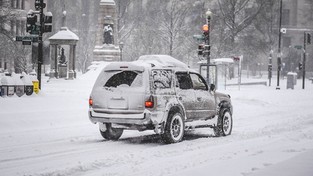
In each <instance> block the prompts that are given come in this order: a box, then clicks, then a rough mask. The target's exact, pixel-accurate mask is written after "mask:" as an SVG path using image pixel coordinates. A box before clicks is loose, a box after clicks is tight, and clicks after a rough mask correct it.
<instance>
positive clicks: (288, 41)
mask: <svg viewBox="0 0 313 176" xmlns="http://www.w3.org/2000/svg"><path fill="white" fill-rule="evenodd" d="M312 8H313V3H312V2H310V1H308V0H297V1H294V0H283V13H282V28H286V33H284V34H283V35H282V47H283V48H288V47H290V46H291V47H295V46H300V45H303V38H304V32H305V31H306V32H310V31H311V32H312V33H313V21H312V19H313V9H312Z"/></svg>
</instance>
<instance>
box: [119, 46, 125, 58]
mask: <svg viewBox="0 0 313 176" xmlns="http://www.w3.org/2000/svg"><path fill="white" fill-rule="evenodd" d="M119 46H120V50H121V52H120V61H123V47H124V43H123V42H120V43H119Z"/></svg>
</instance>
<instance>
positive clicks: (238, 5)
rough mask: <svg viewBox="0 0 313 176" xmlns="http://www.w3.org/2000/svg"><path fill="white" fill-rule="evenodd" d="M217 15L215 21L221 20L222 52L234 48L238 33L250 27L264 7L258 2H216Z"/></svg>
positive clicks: (242, 0) (235, 0) (229, 0)
mask: <svg viewBox="0 0 313 176" xmlns="http://www.w3.org/2000/svg"><path fill="white" fill-rule="evenodd" d="M217 3H218V7H219V12H220V13H219V14H218V16H217V18H218V19H217V20H222V21H223V24H222V26H221V28H220V29H221V30H223V33H222V35H220V37H221V38H222V41H223V43H224V52H225V51H227V50H228V51H230V50H232V49H234V48H235V42H236V41H235V39H236V37H238V35H239V34H240V32H242V31H243V30H244V29H246V28H247V27H248V26H250V25H251V23H252V22H253V20H255V18H256V17H257V15H258V14H259V13H260V11H261V10H262V7H263V5H264V2H263V1H260V0H228V1H221V0H218V1H217Z"/></svg>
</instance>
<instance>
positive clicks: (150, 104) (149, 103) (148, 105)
mask: <svg viewBox="0 0 313 176" xmlns="http://www.w3.org/2000/svg"><path fill="white" fill-rule="evenodd" d="M145 107H146V108H153V107H154V98H153V96H152V95H151V96H150V97H149V99H148V100H146V101H145Z"/></svg>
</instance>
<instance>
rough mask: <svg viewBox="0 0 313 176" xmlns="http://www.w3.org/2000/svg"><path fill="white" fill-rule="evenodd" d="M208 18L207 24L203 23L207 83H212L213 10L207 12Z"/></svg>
mask: <svg viewBox="0 0 313 176" xmlns="http://www.w3.org/2000/svg"><path fill="white" fill-rule="evenodd" d="M205 15H206V18H207V24H206V25H203V27H202V29H203V35H204V40H205V45H204V54H205V55H206V58H207V83H208V85H210V69H209V66H210V50H211V46H210V23H211V16H212V12H211V11H210V10H208V11H207V12H206V13H205Z"/></svg>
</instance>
